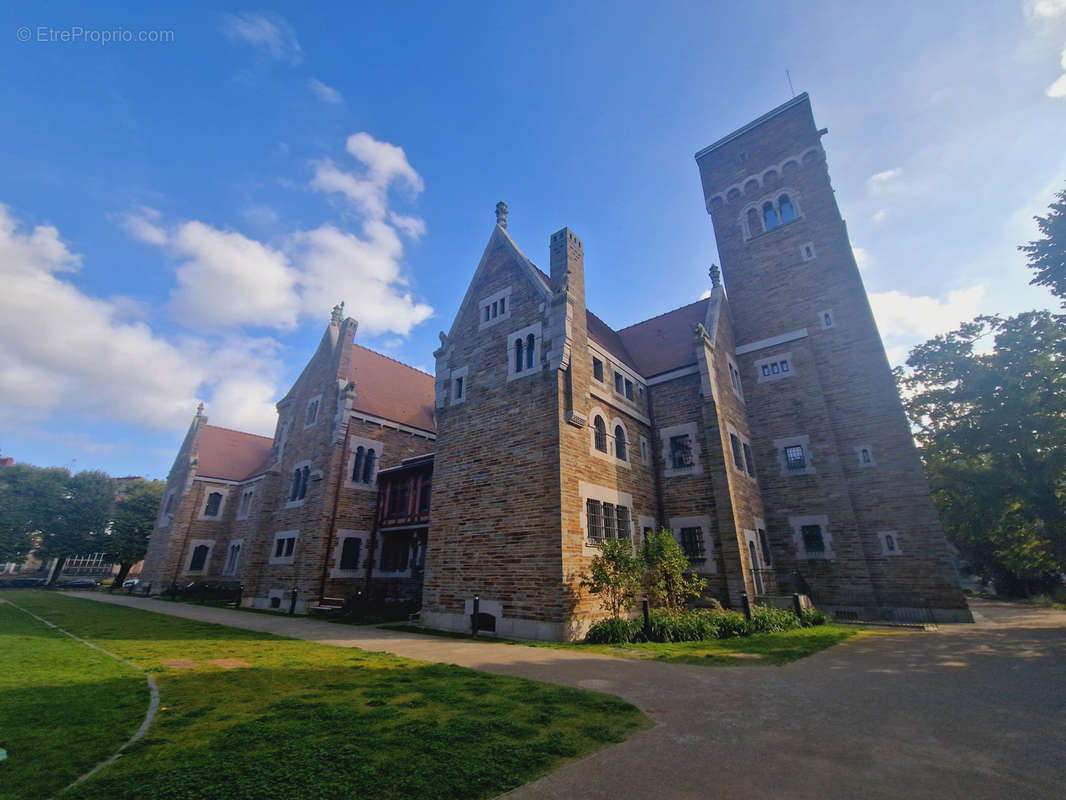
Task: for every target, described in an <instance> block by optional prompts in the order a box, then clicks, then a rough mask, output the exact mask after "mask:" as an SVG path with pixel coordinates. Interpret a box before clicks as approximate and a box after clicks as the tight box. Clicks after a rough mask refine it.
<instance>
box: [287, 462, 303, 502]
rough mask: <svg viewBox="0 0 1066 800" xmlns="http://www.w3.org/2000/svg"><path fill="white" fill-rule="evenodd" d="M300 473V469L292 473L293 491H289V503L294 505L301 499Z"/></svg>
mask: <svg viewBox="0 0 1066 800" xmlns="http://www.w3.org/2000/svg"><path fill="white" fill-rule="evenodd" d="M300 472H301V470H300V469H299V468H297V469H294V470H293V471H292V489H290V490H289V502H290V503H292V502H294V501H295V500H297V499H299V497H300Z"/></svg>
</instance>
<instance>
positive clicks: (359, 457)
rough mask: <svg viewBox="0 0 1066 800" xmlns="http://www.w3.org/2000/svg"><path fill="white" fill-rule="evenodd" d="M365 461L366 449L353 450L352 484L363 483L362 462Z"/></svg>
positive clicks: (360, 447) (361, 447)
mask: <svg viewBox="0 0 1066 800" xmlns="http://www.w3.org/2000/svg"><path fill="white" fill-rule="evenodd" d="M365 460H366V448H365V447H363V446H362V445H360V446H359V447H357V448H355V466H354V467H353V468H352V483H362V482H363V462H364V461H365Z"/></svg>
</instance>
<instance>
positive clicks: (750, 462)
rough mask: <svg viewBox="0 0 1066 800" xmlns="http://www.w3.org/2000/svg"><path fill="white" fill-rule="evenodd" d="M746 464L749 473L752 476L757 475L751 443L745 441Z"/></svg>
mask: <svg viewBox="0 0 1066 800" xmlns="http://www.w3.org/2000/svg"><path fill="white" fill-rule="evenodd" d="M744 466H745V467H746V468H747V470H748V474H749V475H751V477H753V478H754V477H755V459H754V458H752V455H751V445H749V444H748V443H747V442H744Z"/></svg>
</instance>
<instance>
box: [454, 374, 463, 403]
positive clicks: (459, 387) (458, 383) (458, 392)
mask: <svg viewBox="0 0 1066 800" xmlns="http://www.w3.org/2000/svg"><path fill="white" fill-rule="evenodd" d="M455 399H456V400H462V399H463V379H462V378H456V379H455Z"/></svg>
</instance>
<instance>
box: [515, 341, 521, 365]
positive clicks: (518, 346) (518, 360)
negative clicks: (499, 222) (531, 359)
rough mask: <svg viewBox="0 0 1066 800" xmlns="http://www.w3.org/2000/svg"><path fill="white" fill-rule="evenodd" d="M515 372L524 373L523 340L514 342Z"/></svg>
mask: <svg viewBox="0 0 1066 800" xmlns="http://www.w3.org/2000/svg"><path fill="white" fill-rule="evenodd" d="M514 371H515V372H521V371H522V340H521V339H515V340H514Z"/></svg>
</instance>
